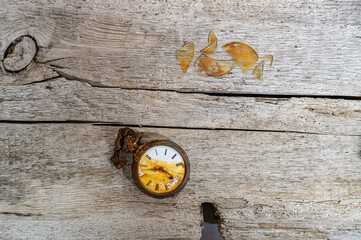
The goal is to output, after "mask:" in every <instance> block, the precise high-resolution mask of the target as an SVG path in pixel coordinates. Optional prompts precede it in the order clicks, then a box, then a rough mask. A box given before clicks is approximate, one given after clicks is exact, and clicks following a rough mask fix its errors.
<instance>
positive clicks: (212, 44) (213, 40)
mask: <svg viewBox="0 0 361 240" xmlns="http://www.w3.org/2000/svg"><path fill="white" fill-rule="evenodd" d="M217 40H218V39H217V36H216V34H215V33H214V32H213V31H210V32H209V36H208V43H209V45H208V47H206V48H205V49H203V50H202V53H207V54H213V53H216V50H217Z"/></svg>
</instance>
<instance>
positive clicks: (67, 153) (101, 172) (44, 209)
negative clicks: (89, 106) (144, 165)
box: [0, 124, 361, 239]
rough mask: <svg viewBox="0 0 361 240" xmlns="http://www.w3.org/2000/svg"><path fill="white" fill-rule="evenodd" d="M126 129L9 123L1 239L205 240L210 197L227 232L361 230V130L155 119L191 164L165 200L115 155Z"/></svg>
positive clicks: (329, 235)
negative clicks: (120, 166)
mask: <svg viewBox="0 0 361 240" xmlns="http://www.w3.org/2000/svg"><path fill="white" fill-rule="evenodd" d="M117 129H118V127H113V126H93V125H91V124H28V125H20V124H2V125H1V126H0V132H1V133H2V134H1V135H0V140H1V141H0V144H1V147H0V149H1V150H0V159H1V169H2V170H1V179H2V187H1V188H2V189H1V190H2V191H1V192H0V199H1V201H0V209H2V212H1V214H0V217H1V221H0V227H1V229H2V238H5V239H7V238H9V239H10V238H26V239H28V238H31V239H49V238H51V239H64V238H66V239H79V238H80V239H100V238H101V239H130V238H132V239H145V238H149V239H199V238H200V232H201V227H200V224H201V220H202V219H201V213H200V204H201V203H202V202H204V201H211V202H214V203H215V204H216V206H217V207H218V211H219V214H220V217H221V219H222V225H221V226H222V227H221V232H222V234H223V236H224V237H225V239H242V238H245V239H300V238H313V239H357V238H359V237H360V236H361V216H360V212H361V184H360V174H359V173H360V144H361V139H360V137H357V136H334V135H315V134H297V133H287V134H286V133H271V132H242V131H222V130H184V129H152V128H144V129H142V130H143V131H145V132H146V135H145V137H146V140H151V139H154V138H170V139H172V140H174V141H176V142H177V143H179V144H180V145H181V146H182V147H183V148H184V149H185V150H186V152H187V153H188V155H189V157H190V159H191V162H192V173H191V179H190V181H189V183H188V185H187V186H186V187H185V189H184V190H183V192H182V194H179V195H177V196H176V197H174V198H170V199H163V200H159V199H154V198H151V197H148V196H146V195H144V194H143V193H141V192H140V191H138V190H137V189H136V186H135V185H134V184H133V183H132V180H131V176H130V171H129V167H130V166H127V169H126V170H124V171H118V170H116V169H115V168H114V167H113V166H112V164H111V162H110V161H109V157H110V156H111V154H112V145H113V141H114V138H115V136H116V130H117ZM210 176H211V177H210Z"/></svg>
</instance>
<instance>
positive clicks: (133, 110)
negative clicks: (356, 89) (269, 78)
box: [0, 78, 361, 136]
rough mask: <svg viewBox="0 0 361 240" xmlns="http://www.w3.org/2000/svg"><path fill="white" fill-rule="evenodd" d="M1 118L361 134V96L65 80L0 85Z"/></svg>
mask: <svg viewBox="0 0 361 240" xmlns="http://www.w3.org/2000/svg"><path fill="white" fill-rule="evenodd" d="M0 92H3V95H0V97H1V101H2V103H0V121H13V120H15V121H33V122H34V121H35V122H36V121H83V122H84V121H85V122H94V123H95V122H97V123H118V124H123V125H129V124H131V125H132V124H136V125H145V126H149V125H150V126H170V127H184V128H222V129H246V130H267V131H295V132H309V133H327V134H344V135H359V136H361V101H357V100H343V99H325V98H267V97H242V98H240V97H230V96H209V95H206V94H190V93H187V94H185V93H177V92H172V91H170V92H165V91H145V90H127V89H119V88H96V87H91V86H90V85H88V84H84V83H82V82H76V81H68V80H66V79H63V78H61V79H56V80H54V81H52V82H48V83H38V84H32V85H25V86H6V87H0Z"/></svg>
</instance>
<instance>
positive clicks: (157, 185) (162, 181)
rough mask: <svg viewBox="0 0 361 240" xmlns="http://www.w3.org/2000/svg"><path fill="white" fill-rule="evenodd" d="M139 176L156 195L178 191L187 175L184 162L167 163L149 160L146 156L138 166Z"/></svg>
mask: <svg viewBox="0 0 361 240" xmlns="http://www.w3.org/2000/svg"><path fill="white" fill-rule="evenodd" d="M138 175H139V179H140V182H141V183H142V185H143V186H144V187H145V188H146V189H148V190H149V191H151V192H154V193H168V192H172V191H174V190H176V189H177V188H178V187H179V185H180V184H181V183H182V181H183V178H184V175H185V166H184V162H183V161H181V162H167V161H162V160H158V159H149V157H147V155H146V154H144V155H143V156H142V157H141V158H140V160H139V165H138Z"/></svg>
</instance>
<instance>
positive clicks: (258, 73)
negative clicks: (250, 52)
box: [252, 61, 264, 82]
mask: <svg viewBox="0 0 361 240" xmlns="http://www.w3.org/2000/svg"><path fill="white" fill-rule="evenodd" d="M263 67H264V61H262V62H261V63H260V64H258V66H257V67H256V68H255V69H254V70H253V74H252V75H253V77H254V78H256V79H258V80H259V81H261V82H262V81H263Z"/></svg>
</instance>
